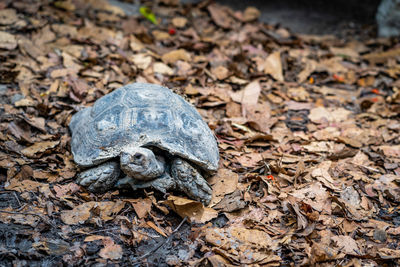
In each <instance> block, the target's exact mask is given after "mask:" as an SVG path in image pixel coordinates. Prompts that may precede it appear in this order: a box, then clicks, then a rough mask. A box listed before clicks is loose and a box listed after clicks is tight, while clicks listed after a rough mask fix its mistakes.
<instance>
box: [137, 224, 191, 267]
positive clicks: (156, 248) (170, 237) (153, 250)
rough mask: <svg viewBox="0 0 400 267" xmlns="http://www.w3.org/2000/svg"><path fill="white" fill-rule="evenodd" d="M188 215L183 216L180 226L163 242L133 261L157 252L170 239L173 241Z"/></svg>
mask: <svg viewBox="0 0 400 267" xmlns="http://www.w3.org/2000/svg"><path fill="white" fill-rule="evenodd" d="M186 220H187V217H185V218H183V220H182V221H181V223H180V224H179V225H178V227H176V228H175V230H174V231H172V233H171V234H170V235H169V237H168V238H167V239H164V241H163V242H161V243H160V244H159V245H158V246H156V247H155V248H154V249H152V250H151V251H149V252H147V253H146V254H144V255H142V256H140V257H139V258H136V260H134V261H131V263H132V264H133V263H137V262H139V261H140V260H142V259H144V258H147V257H148V256H149V255H151V254H153V253H154V252H156V251H157V250H158V249H160V248H161V247H162V246H164V245H165V244H166V243H168V242H169V241H171V239H172V237H173V236H174V234H175V233H176V232H178V231H179V229H180V228H181V227H182V225H183V224H184V223H185V222H186Z"/></svg>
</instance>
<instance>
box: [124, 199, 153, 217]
mask: <svg viewBox="0 0 400 267" xmlns="http://www.w3.org/2000/svg"><path fill="white" fill-rule="evenodd" d="M124 201H126V202H129V203H131V204H132V206H133V209H134V210H135V212H136V214H137V216H138V217H139V219H143V218H145V217H146V216H147V215H148V214H149V213H150V211H151V206H152V201H151V199H150V198H144V199H143V198H139V199H124Z"/></svg>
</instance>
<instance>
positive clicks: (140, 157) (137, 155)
mask: <svg viewBox="0 0 400 267" xmlns="http://www.w3.org/2000/svg"><path fill="white" fill-rule="evenodd" d="M133 158H134V159H135V160H141V159H142V158H143V155H142V154H140V153H135V155H133Z"/></svg>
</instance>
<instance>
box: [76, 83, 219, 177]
mask: <svg viewBox="0 0 400 267" xmlns="http://www.w3.org/2000/svg"><path fill="white" fill-rule="evenodd" d="M69 128H70V130H71V132H72V141H71V149H72V154H73V156H74V161H75V162H76V163H77V164H78V165H79V166H81V167H90V166H93V165H97V164H99V163H102V162H104V161H107V160H109V159H111V158H114V157H117V156H118V155H119V154H120V152H121V150H122V149H123V148H124V147H126V146H130V145H133V146H156V147H158V148H161V149H163V150H165V151H167V152H169V153H170V154H172V155H178V156H180V157H182V158H185V159H187V160H189V161H192V162H194V163H196V164H197V165H198V166H200V167H202V168H203V169H205V170H207V171H216V170H217V168H218V160H219V153H218V146H217V142H216V140H215V138H214V136H213V133H212V132H211V130H210V128H209V127H208V125H207V124H206V123H205V122H204V121H203V119H202V118H201V116H200V114H199V113H198V112H197V110H196V109H195V108H194V107H193V106H192V105H190V104H189V103H188V102H186V101H185V100H184V99H183V98H182V97H180V96H179V95H177V94H174V93H173V92H172V91H171V90H169V89H168V88H166V87H163V86H160V85H155V84H146V83H133V84H128V85H126V86H123V87H121V88H119V89H117V90H114V91H113V92H111V93H110V94H107V95H105V96H103V97H101V98H99V99H98V100H97V101H96V102H95V103H94V105H93V107H88V108H85V109H83V110H81V111H79V112H78V113H76V114H75V115H74V116H72V119H71V122H70V124H69Z"/></svg>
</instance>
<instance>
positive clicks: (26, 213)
mask: <svg viewBox="0 0 400 267" xmlns="http://www.w3.org/2000/svg"><path fill="white" fill-rule="evenodd" d="M0 213H8V214H17V215H31V216H36V217H39V218H40V219H41V220H42V221H44V222H45V223H47V224H49V225H51V226H53V227H54V228H57V226H56V225H54V224H53V223H52V222H50V221H49V220H47V219H46V218H45V217H43V216H42V215H39V214H35V213H29V212H13V211H6V210H0Z"/></svg>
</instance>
